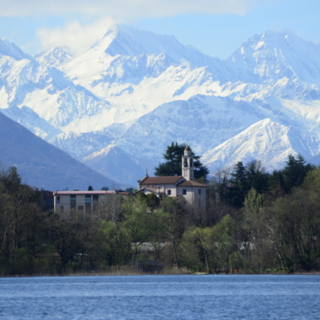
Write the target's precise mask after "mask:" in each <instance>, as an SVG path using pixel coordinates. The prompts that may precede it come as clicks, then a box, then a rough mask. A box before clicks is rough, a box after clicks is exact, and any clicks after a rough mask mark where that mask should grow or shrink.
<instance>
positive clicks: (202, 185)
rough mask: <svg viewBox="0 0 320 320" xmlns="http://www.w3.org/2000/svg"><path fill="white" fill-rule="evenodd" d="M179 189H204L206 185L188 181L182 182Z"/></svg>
mask: <svg viewBox="0 0 320 320" xmlns="http://www.w3.org/2000/svg"><path fill="white" fill-rule="evenodd" d="M179 187H206V185H205V184H202V183H199V182H195V181H191V180H189V181H183V182H182V183H180V184H179Z"/></svg>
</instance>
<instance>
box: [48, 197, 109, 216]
mask: <svg viewBox="0 0 320 320" xmlns="http://www.w3.org/2000/svg"><path fill="white" fill-rule="evenodd" d="M72 196H75V206H74V207H73V208H71V197H72ZM86 196H87V199H88V198H89V196H90V202H89V201H88V200H86ZM106 202H107V195H103V194H99V195H95V194H91V195H88V194H87V195H86V194H76V195H74V194H56V195H54V210H55V211H56V212H63V211H66V212H68V211H71V210H75V211H76V212H82V211H83V212H92V211H94V210H95V209H96V206H97V205H98V204H99V203H106Z"/></svg>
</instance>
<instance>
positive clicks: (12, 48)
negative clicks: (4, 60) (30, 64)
mask: <svg viewBox="0 0 320 320" xmlns="http://www.w3.org/2000/svg"><path fill="white" fill-rule="evenodd" d="M0 55H4V56H8V57H11V58H13V59H15V60H22V59H32V57H31V56H29V55H28V54H26V53H24V52H23V51H22V50H21V49H20V48H19V47H17V46H16V45H15V44H14V43H11V42H9V41H8V40H6V39H0Z"/></svg>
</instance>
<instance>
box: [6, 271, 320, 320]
mask: <svg viewBox="0 0 320 320" xmlns="http://www.w3.org/2000/svg"><path fill="white" fill-rule="evenodd" d="M0 319H6V320H10V319H35V320H36V319H68V320H71V319H94V320H96V319H117V320H121V319H126V320H127V319H139V320H140V319H142V320H144V319H148V320H151V319H192V320H194V319H199V320H200V319H201V320H204V319H219V320H221V319H290V320H292V319H320V276H313V275H308V276H303V275H301V276H300V275H295V276H277V275H249V276H248V275H203V276H191V275H190V276H92V277H35V278H0Z"/></svg>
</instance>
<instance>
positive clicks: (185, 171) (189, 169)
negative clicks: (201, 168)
mask: <svg viewBox="0 0 320 320" xmlns="http://www.w3.org/2000/svg"><path fill="white" fill-rule="evenodd" d="M193 165H194V163H193V156H192V152H191V149H190V147H189V146H186V148H185V149H184V154H183V156H182V176H183V177H184V178H185V179H186V180H194V166H193Z"/></svg>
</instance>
